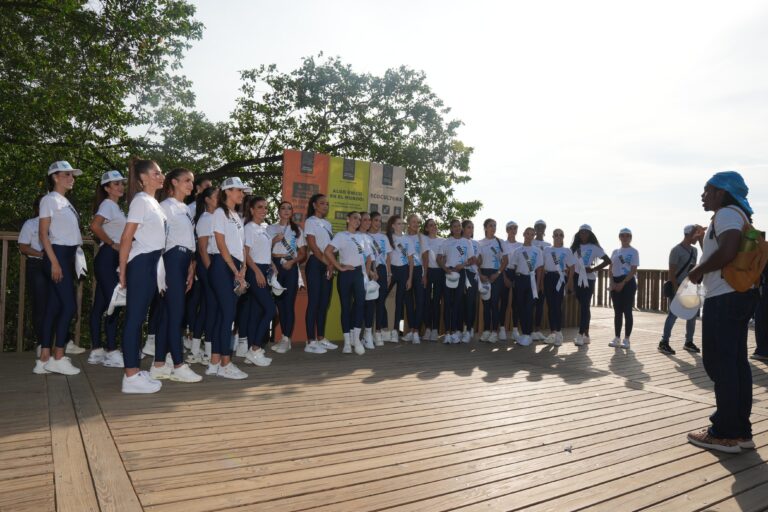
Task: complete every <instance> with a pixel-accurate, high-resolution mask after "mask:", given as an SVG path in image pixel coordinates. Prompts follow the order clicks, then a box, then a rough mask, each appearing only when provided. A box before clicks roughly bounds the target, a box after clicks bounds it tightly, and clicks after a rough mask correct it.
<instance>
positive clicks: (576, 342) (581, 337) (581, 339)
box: [573, 334, 584, 347]
mask: <svg viewBox="0 0 768 512" xmlns="http://www.w3.org/2000/svg"><path fill="white" fill-rule="evenodd" d="M573 344H574V345H576V346H577V347H580V346H582V345H583V344H584V335H583V334H577V335H576V337H575V338H573Z"/></svg>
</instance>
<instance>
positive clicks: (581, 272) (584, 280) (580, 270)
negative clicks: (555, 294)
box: [576, 256, 589, 288]
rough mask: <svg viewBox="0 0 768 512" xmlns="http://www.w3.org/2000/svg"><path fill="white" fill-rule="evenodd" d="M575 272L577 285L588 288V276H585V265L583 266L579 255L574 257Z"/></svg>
mask: <svg viewBox="0 0 768 512" xmlns="http://www.w3.org/2000/svg"><path fill="white" fill-rule="evenodd" d="M576 274H577V275H578V276H579V280H578V286H579V287H581V288H589V278H588V277H587V267H585V266H584V261H582V259H581V256H579V257H578V258H576Z"/></svg>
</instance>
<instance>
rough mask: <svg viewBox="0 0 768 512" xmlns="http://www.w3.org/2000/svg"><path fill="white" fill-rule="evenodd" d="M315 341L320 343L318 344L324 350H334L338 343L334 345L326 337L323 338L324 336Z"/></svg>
mask: <svg viewBox="0 0 768 512" xmlns="http://www.w3.org/2000/svg"><path fill="white" fill-rule="evenodd" d="M317 342H318V343H319V344H320V346H321V347H323V348H324V349H325V350H336V349H337V348H339V346H338V345H336V344H335V343H331V342H330V341H328V340H327V339H325V338H322V339H319V340H317Z"/></svg>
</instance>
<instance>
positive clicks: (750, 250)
mask: <svg viewBox="0 0 768 512" xmlns="http://www.w3.org/2000/svg"><path fill="white" fill-rule="evenodd" d="M734 210H736V211H737V212H739V214H740V215H741V216H742V217H743V218H744V228H743V229H742V231H741V245H740V248H739V252H738V253H736V257H735V258H734V259H733V260H732V261H731V262H730V263H728V264H727V265H726V266H724V267H723V270H722V276H723V279H725V281H726V282H727V283H728V284H729V285H731V288H733V289H734V290H736V291H737V292H745V291H747V290H749V289H750V288H752V287H753V286H755V285H757V284H759V283H760V274H762V272H763V269H764V268H765V265H766V263H768V242H766V241H765V232H763V231H758V230H756V229H755V228H754V226H752V224H751V223H750V222H749V219H748V218H747V216H746V215H744V212H742V211H741V208H734ZM712 222H713V223H714V220H713V221H712Z"/></svg>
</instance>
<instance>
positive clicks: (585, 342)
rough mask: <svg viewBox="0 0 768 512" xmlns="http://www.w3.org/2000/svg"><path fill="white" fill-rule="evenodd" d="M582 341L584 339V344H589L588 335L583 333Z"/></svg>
mask: <svg viewBox="0 0 768 512" xmlns="http://www.w3.org/2000/svg"><path fill="white" fill-rule="evenodd" d="M582 341H584V344H585V345H589V342H590V339H589V336H587V335H586V334H585V335H584V337H583V338H582Z"/></svg>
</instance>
